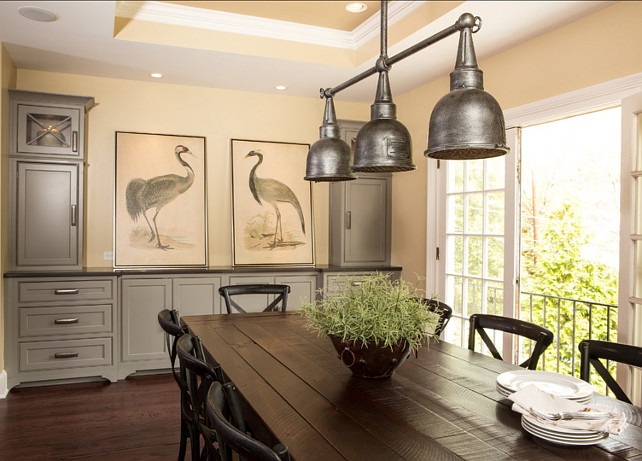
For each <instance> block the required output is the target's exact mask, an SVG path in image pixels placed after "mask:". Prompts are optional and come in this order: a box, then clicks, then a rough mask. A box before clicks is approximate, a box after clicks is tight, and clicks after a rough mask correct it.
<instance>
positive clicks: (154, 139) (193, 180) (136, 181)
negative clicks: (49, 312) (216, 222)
mask: <svg viewBox="0 0 642 461" xmlns="http://www.w3.org/2000/svg"><path fill="white" fill-rule="evenodd" d="M205 172H206V168H205V138H204V137H201V136H177V135H167V134H150V133H130V132H123V131H117V132H116V176H115V187H114V193H115V199H114V206H115V210H114V267H115V268H119V269H126V268H141V267H144V268H165V267H204V266H207V216H206V210H207V208H206V199H207V197H206V190H207V189H206V184H207V181H206V177H205Z"/></svg>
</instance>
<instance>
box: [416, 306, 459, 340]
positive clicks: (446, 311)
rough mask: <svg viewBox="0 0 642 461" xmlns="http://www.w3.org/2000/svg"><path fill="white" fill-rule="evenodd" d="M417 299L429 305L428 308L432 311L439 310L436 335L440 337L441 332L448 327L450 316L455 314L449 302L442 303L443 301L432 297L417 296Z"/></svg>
mask: <svg viewBox="0 0 642 461" xmlns="http://www.w3.org/2000/svg"><path fill="white" fill-rule="evenodd" d="M417 299H419V300H420V301H421V302H422V303H424V304H425V305H426V306H428V309H429V310H430V311H432V312H437V313H438V314H439V322H438V323H437V326H436V327H435V336H436V337H439V335H441V332H442V331H444V329H445V328H446V325H448V321H449V320H450V317H452V315H453V310H452V308H451V307H450V306H449V305H448V304H446V303H442V302H441V301H437V300H436V299H430V298H417Z"/></svg>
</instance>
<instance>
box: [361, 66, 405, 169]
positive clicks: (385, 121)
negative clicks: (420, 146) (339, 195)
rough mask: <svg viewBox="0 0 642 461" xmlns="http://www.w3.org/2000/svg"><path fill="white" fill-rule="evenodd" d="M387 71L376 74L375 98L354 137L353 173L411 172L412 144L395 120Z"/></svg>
mask: <svg viewBox="0 0 642 461" xmlns="http://www.w3.org/2000/svg"><path fill="white" fill-rule="evenodd" d="M396 116H397V107H396V106H395V104H394V103H393V102H392V93H391V91H390V82H389V80H388V72H387V70H386V71H381V72H379V82H378V84H377V96H376V98H375V102H374V104H373V105H372V106H370V121H369V122H368V123H366V124H365V125H364V126H363V127H362V128H361V130H359V133H358V134H357V141H356V146H355V151H354V165H353V166H352V170H353V171H363V172H374V173H386V172H399V171H411V170H414V169H415V168H416V167H415V165H414V163H412V142H411V139H410V132H409V131H408V129H407V128H406V127H405V126H404V125H403V124H402V123H401V122H399V121H398V120H397V118H396Z"/></svg>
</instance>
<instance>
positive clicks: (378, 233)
mask: <svg viewBox="0 0 642 461" xmlns="http://www.w3.org/2000/svg"><path fill="white" fill-rule="evenodd" d="M339 123H340V124H341V127H342V130H341V134H342V137H343V139H344V140H345V141H346V142H347V143H348V144H349V145H350V146H351V147H352V149H354V140H355V139H356V135H357V132H358V130H359V128H360V126H361V125H362V124H363V123H361V122H350V121H340V122H339ZM391 218H392V175H390V174H371V173H370V174H364V173H360V174H359V178H358V179H356V180H354V181H344V182H335V183H332V184H331V185H330V245H329V249H330V255H329V260H330V264H333V265H338V266H348V267H349V266H364V265H370V266H388V265H390V248H391V230H392V224H391Z"/></svg>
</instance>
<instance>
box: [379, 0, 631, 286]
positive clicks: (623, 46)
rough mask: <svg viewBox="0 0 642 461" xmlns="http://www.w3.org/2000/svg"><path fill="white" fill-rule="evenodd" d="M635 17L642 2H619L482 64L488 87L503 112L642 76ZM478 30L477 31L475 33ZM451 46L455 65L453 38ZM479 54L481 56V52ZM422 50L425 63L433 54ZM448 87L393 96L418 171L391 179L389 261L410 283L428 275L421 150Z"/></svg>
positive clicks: (440, 83)
mask: <svg viewBox="0 0 642 461" xmlns="http://www.w3.org/2000/svg"><path fill="white" fill-rule="evenodd" d="M639 18H642V2H618V3H616V4H615V5H613V6H610V7H608V8H605V9H603V10H600V11H599V12H597V13H594V14H592V15H589V16H587V17H585V18H583V19H580V20H578V21H576V22H573V23H570V24H568V25H566V26H563V27H560V28H559V29H556V30H554V31H552V32H550V33H548V34H545V35H543V36H541V37H538V38H536V39H533V40H530V41H528V42H525V43H523V44H521V45H519V46H516V47H514V48H511V49H509V50H507V51H504V52H502V53H499V54H497V55H495V56H492V57H490V58H488V59H485V60H482V61H479V67H480V68H481V69H482V70H483V71H484V86H485V89H486V91H488V92H489V93H490V94H492V95H493V96H494V97H495V98H496V99H497V100H498V101H499V103H500V105H501V106H502V108H503V109H504V110H506V109H510V108H513V107H518V106H521V105H523V104H527V103H530V102H534V101H538V100H541V99H544V98H549V97H552V96H555V95H559V94H563V93H566V92H569V91H572V90H577V89H580V88H585V87H588V86H591V85H595V84H597V83H601V82H606V81H609V80H614V79H616V78H620V77H625V76H628V75H632V74H636V73H639V72H642V53H641V52H640V45H641V44H642V28H640V27H639V24H638V23H639ZM483 33H484V29H483V27H482V29H481V31H480V32H479V34H483ZM452 47H453V60H454V56H455V53H456V49H457V44H456V40H455V41H453V43H452ZM476 51H477V53H478V55H479V54H480V53H481V51H482V50H480V49H477V50H476ZM424 53H426V59H430V57H429V54H430V50H426V51H424ZM409 59H412V58H409ZM393 73H394V70H393ZM449 85H450V83H449V79H448V77H444V78H441V79H439V80H436V81H434V82H431V83H429V84H427V85H424V86H422V87H420V88H418V89H416V90H413V91H409V92H407V93H405V94H403V95H400V96H396V97H395V102H396V103H397V109H398V118H399V120H400V121H402V122H403V123H404V124H405V125H406V126H407V127H408V129H409V130H410V133H411V134H412V138H413V150H414V156H415V164H416V165H417V170H416V171H414V172H412V173H399V174H397V175H395V176H394V179H393V224H392V226H393V227H392V239H393V240H392V263H393V264H396V265H400V266H403V268H404V270H403V277H404V278H410V279H411V280H412V277H414V272H417V273H420V274H425V267H426V242H425V236H426V186H427V179H426V162H427V160H428V159H426V158H425V157H424V156H423V151H424V150H425V149H426V134H427V130H428V120H429V117H430V112H431V111H432V107H434V105H435V103H436V102H437V101H438V100H439V98H441V96H443V95H444V94H446V93H447V92H448V90H449ZM393 91H394V88H393ZM430 161H434V160H430ZM428 225H432V224H431V223H429V224H428Z"/></svg>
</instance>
